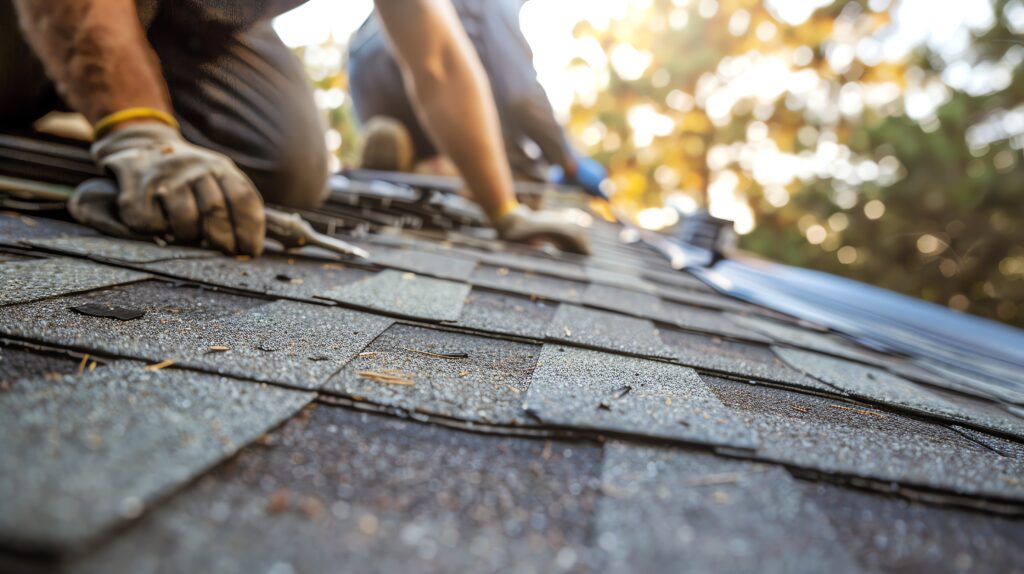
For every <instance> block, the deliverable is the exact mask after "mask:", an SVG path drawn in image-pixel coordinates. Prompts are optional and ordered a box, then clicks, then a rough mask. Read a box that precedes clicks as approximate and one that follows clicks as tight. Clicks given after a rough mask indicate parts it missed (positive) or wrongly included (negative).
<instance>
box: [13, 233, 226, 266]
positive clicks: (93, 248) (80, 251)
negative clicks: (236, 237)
mask: <svg viewBox="0 0 1024 574" xmlns="http://www.w3.org/2000/svg"><path fill="white" fill-rule="evenodd" d="M25 243H26V244H28V245H31V246H33V247H41V248H43V249H48V250H52V251H58V252H60V253H66V254H68V255H78V256H81V257H89V258H94V259H112V260H115V261H123V262H125V263H153V262H155V261H166V260H168V259H196V258H200V257H214V256H215V255H217V252H216V251H209V250H206V249H196V248H194V247H181V246H177V245H167V246H160V245H157V244H155V243H148V242H145V241H128V240H124V239H114V238H112V237H47V238H42V239H29V240H28V241H25Z"/></svg>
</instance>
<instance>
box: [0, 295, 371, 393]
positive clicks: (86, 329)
mask: <svg viewBox="0 0 1024 574" xmlns="http://www.w3.org/2000/svg"><path fill="white" fill-rule="evenodd" d="M85 303H98V304H105V303H116V304H118V305H120V306H125V307H131V308H135V309H140V310H144V311H146V314H145V315H144V316H143V317H142V318H140V319H136V320H134V321H117V320H115V319H106V318H100V317H89V316H85V315H81V314H78V313H74V312H72V311H70V310H69V309H68V307H71V306H76V305H80V304H85ZM390 324H391V320H390V319H387V318H384V317H379V316H376V315H370V314H367V313H360V312H358V311H351V310H348V309H341V308H338V307H330V306H326V305H311V304H306V303H298V302H294V301H277V302H274V303H266V302H265V301H261V300H256V299H248V298H245V297H238V296H233V295H227V294H223V293H211V292H209V291H200V290H197V289H190V288H188V289H185V288H174V287H172V286H170V285H169V284H167V283H161V282H148V283H143V284H139V285H137V286H126V287H119V288H116V289H110V290H107V291H102V292H96V293H90V294H86V295H79V296H75V297H68V298H65V299H57V300H49V301H41V302H37V303H30V304H27V305H19V306H17V307H12V308H11V309H10V312H9V313H6V314H4V315H3V316H2V317H0V332H3V333H5V334H8V335H14V336H19V337H25V338H29V339H32V340H36V341H41V342H45V343H49V344H54V345H59V346H65V347H73V348H78V349H83V350H87V351H89V352H98V353H107V354H113V355H120V356H126V357H132V358H136V359H140V360H146V361H150V362H158V361H162V360H165V359H172V360H175V361H177V363H178V364H179V365H189V366H193V367H197V368H201V369H204V370H210V371H214V372H218V373H222V374H229V375H234V376H240V377H245V378H250V379H255V380H258V381H266V382H274V383H280V384H285V385H293V386H297V387H300V388H316V387H318V386H319V385H321V384H323V383H324V382H325V381H326V380H327V378H328V377H329V376H330V375H331V374H332V373H334V372H335V371H336V370H338V369H339V368H340V367H341V366H342V365H344V364H345V362H347V361H348V360H349V359H350V358H352V356H354V355H355V354H356V353H358V352H359V351H360V350H361V349H362V348H363V347H364V346H366V344H367V343H369V342H370V341H371V340H373V338H374V337H376V336H377V335H378V334H379V333H381V332H382V331H384V329H386V328H387V327H388V325H390ZM211 347H215V348H217V349H220V348H222V347H226V348H227V350H226V351H218V350H211Z"/></svg>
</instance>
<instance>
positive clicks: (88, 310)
mask: <svg viewBox="0 0 1024 574" xmlns="http://www.w3.org/2000/svg"><path fill="white" fill-rule="evenodd" d="M68 309H71V310H72V311H74V312H76V313H81V314H83V315H89V316H90V317H105V318H110V319H118V320H120V321H131V320H132V319H139V318H141V317H143V316H145V314H146V312H145V311H141V310H139V309H128V308H125V307H117V306H115V305H97V304H87V305H78V306H77V307H68Z"/></svg>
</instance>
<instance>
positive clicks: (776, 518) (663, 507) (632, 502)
mask: <svg viewBox="0 0 1024 574" xmlns="http://www.w3.org/2000/svg"><path fill="white" fill-rule="evenodd" d="M601 476H602V485H603V486H604V488H605V492H606V493H608V495H607V496H604V497H603V498H601V500H600V502H599V504H598V509H599V511H598V534H597V539H598V543H599V544H600V546H601V548H602V549H603V550H604V551H605V552H607V554H608V557H609V560H608V564H607V571H609V572H627V571H628V572H675V571H679V570H680V569H685V570H687V571H693V572H786V573H788V572H859V571H860V570H861V569H860V568H859V567H858V566H857V563H856V561H855V560H854V559H853V558H852V557H851V555H850V553H849V552H847V551H846V549H845V548H844V547H843V543H842V538H841V537H840V536H839V535H837V534H836V532H835V530H833V528H832V526H831V525H830V524H829V521H828V519H827V518H826V517H825V515H824V514H823V513H822V512H821V510H819V508H818V507H817V505H815V504H814V503H813V502H811V501H810V500H808V499H806V498H805V497H804V496H803V495H802V493H801V490H800V487H799V485H798V484H797V481H795V480H794V479H793V478H792V477H791V476H790V475H789V474H788V473H787V472H786V471H785V470H783V469H782V468H780V467H777V466H770V465H766V464H757V463H750V462H746V461H739V460H729V459H725V458H721V457H718V456H715V455H712V454H707V453H702V452H695V451H689V450H685V449H678V448H658V447H645V446H639V445H632V444H629V443H623V442H617V441H613V442H610V443H608V444H606V445H605V452H604V463H603V470H602V474H601ZM823 502H827V501H823ZM683 565H685V568H682V566H683Z"/></svg>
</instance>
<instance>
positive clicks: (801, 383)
mask: <svg viewBox="0 0 1024 574" xmlns="http://www.w3.org/2000/svg"><path fill="white" fill-rule="evenodd" d="M659 332H660V333H661V339H662V340H663V341H665V344H666V345H668V347H669V348H670V349H671V350H672V352H673V353H675V356H676V358H677V359H679V362H681V363H682V364H684V365H688V366H691V367H694V368H698V369H706V370H710V371H717V372H720V373H725V374H727V375H729V376H732V377H736V376H740V377H749V378H751V379H756V380H764V381H771V382H775V383H782V384H785V385H792V386H794V387H799V388H804V389H808V390H812V391H819V392H825V393H833V394H841V392H840V391H839V390H838V389H836V388H835V387H832V386H830V385H827V384H825V383H822V382H820V381H818V380H817V379H814V378H811V377H808V376H806V375H804V374H802V373H800V372H799V371H796V370H794V369H792V368H790V367H789V366H787V365H786V364H785V363H783V362H782V361H781V360H780V359H779V358H778V357H776V356H775V354H774V353H772V350H771V349H770V348H768V347H765V346H761V345H752V344H749V343H741V342H738V341H729V340H726V339H721V338H718V337H708V336H706V335H700V334H697V333H687V332H684V331H678V330H675V329H659Z"/></svg>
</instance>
